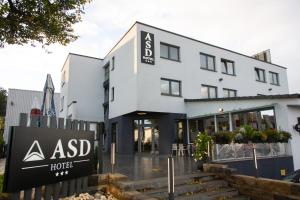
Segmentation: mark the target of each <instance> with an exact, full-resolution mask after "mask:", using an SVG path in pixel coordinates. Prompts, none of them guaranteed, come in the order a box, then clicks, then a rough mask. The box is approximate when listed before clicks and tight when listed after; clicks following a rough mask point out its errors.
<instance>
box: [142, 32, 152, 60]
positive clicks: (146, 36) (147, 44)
mask: <svg viewBox="0 0 300 200" xmlns="http://www.w3.org/2000/svg"><path fill="white" fill-rule="evenodd" d="M141 62H142V63H146V64H150V65H154V64H155V59H154V34H152V33H148V32H145V31H141Z"/></svg>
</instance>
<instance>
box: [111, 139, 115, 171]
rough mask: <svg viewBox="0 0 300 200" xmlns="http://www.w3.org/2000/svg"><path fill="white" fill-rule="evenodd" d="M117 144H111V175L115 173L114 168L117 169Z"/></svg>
mask: <svg viewBox="0 0 300 200" xmlns="http://www.w3.org/2000/svg"><path fill="white" fill-rule="evenodd" d="M115 146H116V144H115V143H111V146H110V164H111V173H112V174H113V173H114V167H115V163H116V148H115Z"/></svg>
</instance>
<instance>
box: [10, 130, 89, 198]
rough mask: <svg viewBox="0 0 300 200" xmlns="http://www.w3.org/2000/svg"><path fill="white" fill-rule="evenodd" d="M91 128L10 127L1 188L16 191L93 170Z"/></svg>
mask: <svg viewBox="0 0 300 200" xmlns="http://www.w3.org/2000/svg"><path fill="white" fill-rule="evenodd" d="M93 140H94V134H93V132H91V131H73V130H60V129H49V128H47V129H44V128H30V127H18V126H17V127H12V132H11V138H10V141H9V142H10V144H9V145H10V147H9V152H8V153H9V154H8V159H7V161H6V162H7V163H6V169H5V176H4V191H5V192H16V191H20V190H24V189H29V188H33V187H37V186H41V185H47V184H51V183H57V182H60V181H64V180H69V179H73V178H79V177H82V176H87V175H90V174H92V173H93V166H94V165H93V153H94V151H93V149H94V145H93Z"/></svg>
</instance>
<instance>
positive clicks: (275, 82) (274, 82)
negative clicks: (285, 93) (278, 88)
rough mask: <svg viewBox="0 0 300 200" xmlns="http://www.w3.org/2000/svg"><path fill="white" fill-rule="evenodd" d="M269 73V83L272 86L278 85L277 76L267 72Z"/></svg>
mask: <svg viewBox="0 0 300 200" xmlns="http://www.w3.org/2000/svg"><path fill="white" fill-rule="evenodd" d="M269 73H270V83H271V84H273V85H279V75H278V73H275V72H269Z"/></svg>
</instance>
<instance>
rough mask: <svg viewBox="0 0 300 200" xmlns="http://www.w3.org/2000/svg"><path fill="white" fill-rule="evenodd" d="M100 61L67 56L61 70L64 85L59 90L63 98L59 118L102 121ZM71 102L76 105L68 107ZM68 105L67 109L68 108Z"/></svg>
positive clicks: (102, 78) (102, 98)
mask: <svg viewBox="0 0 300 200" xmlns="http://www.w3.org/2000/svg"><path fill="white" fill-rule="evenodd" d="M101 66H102V60H100V59H96V58H91V57H86V56H81V55H76V54H69V56H68V62H67V63H66V65H65V67H64V68H63V70H62V74H63V71H64V70H66V71H67V72H66V83H65V85H64V86H63V87H62V88H61V97H62V96H64V97H65V100H64V102H65V103H64V108H63V111H62V112H61V115H60V116H61V117H68V116H69V115H70V114H72V119H77V120H85V121H95V122H96V121H97V122H98V121H103V106H102V103H103V100H104V91H103V86H102V84H103V80H104V71H103V70H102V69H101ZM73 101H76V102H77V103H76V104H74V103H73V104H72V105H70V104H71V103H72V102H73ZM68 105H69V108H68Z"/></svg>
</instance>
